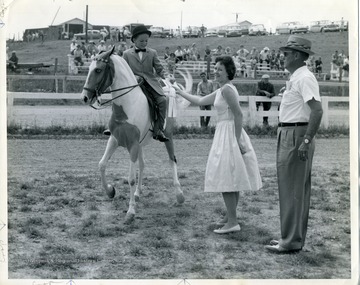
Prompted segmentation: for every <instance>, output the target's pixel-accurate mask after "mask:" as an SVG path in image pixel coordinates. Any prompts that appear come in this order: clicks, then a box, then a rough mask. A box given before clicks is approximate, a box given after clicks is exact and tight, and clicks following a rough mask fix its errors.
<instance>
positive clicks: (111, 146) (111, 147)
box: [99, 136, 118, 198]
mask: <svg viewBox="0 0 360 285" xmlns="http://www.w3.org/2000/svg"><path fill="white" fill-rule="evenodd" d="M117 147H118V142H117V141H116V139H115V138H114V137H113V136H110V138H109V140H108V142H107V145H106V149H105V153H104V155H103V157H102V158H101V160H100V162H99V170H100V175H101V183H102V186H103V188H104V190H105V191H106V194H107V195H108V197H109V198H114V196H115V188H114V186H112V185H110V184H107V181H106V176H105V170H106V165H107V163H108V161H109V159H110V158H111V156H112V155H113V153H114V152H115V150H116V149H117Z"/></svg>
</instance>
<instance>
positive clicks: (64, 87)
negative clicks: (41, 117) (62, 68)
mask: <svg viewBox="0 0 360 285" xmlns="http://www.w3.org/2000/svg"><path fill="white" fill-rule="evenodd" d="M63 93H66V75H65V76H64V77H63Z"/></svg>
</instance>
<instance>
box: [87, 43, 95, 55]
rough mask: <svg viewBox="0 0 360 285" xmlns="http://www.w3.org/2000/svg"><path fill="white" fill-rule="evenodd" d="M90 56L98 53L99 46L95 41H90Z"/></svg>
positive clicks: (88, 48)
mask: <svg viewBox="0 0 360 285" xmlns="http://www.w3.org/2000/svg"><path fill="white" fill-rule="evenodd" d="M87 50H88V53H89V56H90V57H92V56H94V55H96V54H97V48H96V46H95V42H94V41H90V42H89V44H88V47H87Z"/></svg>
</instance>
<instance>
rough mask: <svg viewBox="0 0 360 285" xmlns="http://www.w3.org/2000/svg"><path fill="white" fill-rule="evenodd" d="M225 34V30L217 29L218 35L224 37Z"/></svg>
mask: <svg viewBox="0 0 360 285" xmlns="http://www.w3.org/2000/svg"><path fill="white" fill-rule="evenodd" d="M226 34H227V32H226V30H219V31H218V37H226Z"/></svg>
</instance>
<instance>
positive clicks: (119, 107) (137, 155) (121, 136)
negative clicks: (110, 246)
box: [82, 48, 191, 223]
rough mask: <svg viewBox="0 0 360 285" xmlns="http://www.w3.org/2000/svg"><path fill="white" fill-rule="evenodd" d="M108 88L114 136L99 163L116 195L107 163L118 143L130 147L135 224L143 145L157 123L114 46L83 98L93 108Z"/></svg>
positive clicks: (92, 72)
mask: <svg viewBox="0 0 360 285" xmlns="http://www.w3.org/2000/svg"><path fill="white" fill-rule="evenodd" d="M185 81H186V90H188V89H189V88H191V86H188V85H190V84H191V83H190V81H191V80H185ZM108 88H109V89H110V91H111V97H112V99H111V100H109V101H107V102H106V103H111V105H112V115H111V118H110V122H109V129H110V131H111V136H110V137H109V140H108V142H107V146H106V150H105V153H104V155H103V157H102V158H101V160H100V162H99V170H100V174H101V183H102V187H103V188H104V190H105V192H106V193H107V195H108V197H109V198H113V197H114V196H115V187H114V186H113V185H111V184H108V182H107V180H106V176H105V170H106V166H107V163H108V161H109V159H110V158H111V156H112V154H113V153H114V152H115V150H116V149H117V147H118V146H122V147H124V148H126V149H127V150H128V152H129V155H130V171H129V176H128V182H129V185H130V203H129V209H128V211H127V213H126V217H125V223H131V222H132V221H133V220H134V218H135V208H136V202H137V201H138V200H139V197H140V194H141V190H142V189H141V187H142V179H143V171H144V165H145V164H144V157H143V150H142V148H143V146H145V145H146V144H147V143H149V142H150V141H151V140H152V137H153V133H152V131H151V128H152V125H153V122H152V118H151V117H152V116H151V110H150V107H149V102H148V100H147V98H146V96H145V94H144V93H143V91H142V89H141V88H140V86H139V83H138V81H137V78H136V77H135V75H134V73H133V72H132V70H131V69H130V67H129V65H128V64H127V62H126V61H125V60H124V59H123V58H122V57H120V56H118V55H116V54H114V48H112V49H111V50H109V51H107V52H102V53H100V54H98V55H97V56H96V57H95V58H94V60H93V61H92V63H91V64H90V67H89V73H88V76H87V79H86V82H85V85H84V87H83V91H82V98H83V100H84V102H85V103H88V104H89V105H90V106H92V107H93V104H94V103H96V102H98V103H99V102H100V98H99V97H100V96H101V94H102V93H105V90H106V89H108ZM94 108H95V107H94ZM171 121H172V120H169V118H167V124H166V128H165V134H166V136H167V137H168V138H169V141H167V142H165V146H166V149H167V152H168V155H169V159H170V165H171V167H172V173H173V184H174V188H175V194H176V200H177V204H182V203H184V200H185V198H184V194H183V191H182V190H181V186H180V182H179V179H178V174H177V164H176V157H175V154H174V145H173V140H172V129H173V127H172V124H171ZM137 160H139V175H138V182H137V185H136V162H137Z"/></svg>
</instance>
